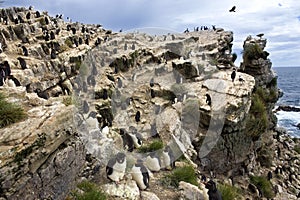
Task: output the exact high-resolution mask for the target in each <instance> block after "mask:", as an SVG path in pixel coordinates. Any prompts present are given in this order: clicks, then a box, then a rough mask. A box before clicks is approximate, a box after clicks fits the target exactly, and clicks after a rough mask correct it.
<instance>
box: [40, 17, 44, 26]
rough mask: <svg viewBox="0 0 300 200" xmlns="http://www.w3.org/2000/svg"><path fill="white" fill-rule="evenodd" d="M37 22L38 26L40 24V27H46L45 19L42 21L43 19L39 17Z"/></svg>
mask: <svg viewBox="0 0 300 200" xmlns="http://www.w3.org/2000/svg"><path fill="white" fill-rule="evenodd" d="M39 22H40V24H41V25H42V26H45V25H46V21H45V19H44V18H43V17H41V18H40V19H39Z"/></svg>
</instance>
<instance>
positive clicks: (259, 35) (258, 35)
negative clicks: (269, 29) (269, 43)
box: [256, 33, 264, 38]
mask: <svg viewBox="0 0 300 200" xmlns="http://www.w3.org/2000/svg"><path fill="white" fill-rule="evenodd" d="M256 36H257V37H259V38H261V37H262V36H264V34H263V33H260V34H257V35H256Z"/></svg>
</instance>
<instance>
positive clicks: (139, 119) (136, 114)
mask: <svg viewBox="0 0 300 200" xmlns="http://www.w3.org/2000/svg"><path fill="white" fill-rule="evenodd" d="M135 121H136V122H139V121H141V112H140V111H139V110H138V111H137V112H136V113H135Z"/></svg>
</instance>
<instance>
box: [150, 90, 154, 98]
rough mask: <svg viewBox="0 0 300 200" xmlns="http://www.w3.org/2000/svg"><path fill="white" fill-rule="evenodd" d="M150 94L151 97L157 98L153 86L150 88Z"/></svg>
mask: <svg viewBox="0 0 300 200" xmlns="http://www.w3.org/2000/svg"><path fill="white" fill-rule="evenodd" d="M150 96H151V98H155V91H154V90H153V89H152V88H151V89H150Z"/></svg>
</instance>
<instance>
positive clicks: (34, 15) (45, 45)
mask: <svg viewBox="0 0 300 200" xmlns="http://www.w3.org/2000/svg"><path fill="white" fill-rule="evenodd" d="M13 11H14V15H12V16H11V15H9V13H8V11H6V9H3V11H2V12H1V16H0V23H1V25H2V26H3V30H4V29H8V30H9V29H10V28H11V27H6V26H15V25H19V24H22V23H29V24H36V27H38V28H37V29H31V30H30V31H31V32H30V31H29V33H28V35H27V34H24V35H23V36H21V37H20V38H19V36H18V38H16V39H15V41H16V44H15V46H13V45H12V47H11V46H8V44H6V40H5V39H7V38H5V37H6V35H4V38H2V39H1V40H0V54H7V53H11V52H12V51H14V52H13V53H14V55H18V56H16V61H17V62H16V61H14V60H13V59H14V58H13V57H8V58H9V59H8V60H7V61H8V62H9V63H10V64H12V63H13V64H14V65H12V70H11V71H10V72H8V71H6V69H7V66H4V65H3V64H4V63H3V60H2V61H1V62H2V63H0V86H8V87H18V86H24V87H26V91H27V92H36V93H37V94H38V96H42V97H43V98H46V97H47V96H49V97H50V96H58V95H60V94H62V93H61V92H60V93H59V94H52V93H51V92H50V91H51V90H52V89H53V88H48V89H47V88H46V89H45V88H43V89H42V88H36V87H39V86H36V85H34V86H32V85H30V84H28V85H22V81H19V80H18V79H17V76H16V75H15V73H16V72H15V69H22V70H26V69H33V67H35V66H31V63H27V61H31V60H32V57H35V59H36V60H38V59H40V58H36V56H37V55H36V54H37V51H36V48H35V47H34V45H33V44H32V41H33V42H34V43H37V44H40V45H41V47H42V48H41V50H42V51H43V52H44V53H45V55H46V57H45V58H50V59H52V60H55V59H58V58H59V54H60V53H62V52H63V51H64V50H63V42H60V40H56V39H58V38H63V37H64V36H65V35H68V37H67V38H66V40H68V41H71V43H70V44H69V47H70V48H76V47H79V46H80V45H84V44H83V41H82V40H84V41H85V43H86V44H87V45H89V44H90V42H91V41H93V42H95V43H97V44H100V43H101V42H102V41H103V39H102V38H101V37H99V34H96V33H100V32H103V30H104V29H102V28H101V25H96V26H85V25H81V24H78V23H72V22H71V20H70V21H69V22H68V23H66V22H64V16H63V14H57V15H56V17H50V16H48V15H47V13H46V12H40V11H36V10H34V8H33V7H32V6H30V7H29V8H28V9H25V8H24V9H23V10H13ZM62 22H63V23H62ZM38 29H41V31H39V30H38ZM80 30H81V31H80ZM67 31H69V32H70V33H72V34H73V35H72V34H66V32H67ZM62 32H63V34H64V35H61V34H62ZM103 34H105V33H104V32H103ZM29 36H32V38H30V37H29ZM95 36H97V39H96V40H95V38H96V37H95ZM105 37H107V38H108V37H110V34H105ZM9 40H10V39H9ZM78 40H81V41H80V42H81V43H80V42H78ZM36 41H38V42H36ZM18 42H19V43H18ZM79 43H80V44H79ZM89 46H94V44H92V45H89ZM14 47H17V48H14ZM41 55H42V56H43V54H41ZM46 60H48V59H46ZM7 61H6V62H7ZM41 62H43V64H45V63H44V61H43V60H41ZM47 64H48V63H47ZM9 67H10V66H9ZM64 67H65V66H63V68H64ZM61 72H65V70H64V69H62V70H61ZM72 76H73V75H72ZM68 78H70V77H68ZM94 80H95V79H93V77H91V80H90V82H89V83H90V84H92V85H95V81H94ZM71 84H72V85H71V86H74V85H73V84H74V83H73V82H71ZM58 86H59V87H61V89H62V90H63V91H65V90H68V91H72V88H63V87H62V86H61V84H60V83H58ZM48 90H49V91H48ZM63 94H65V92H63ZM68 94H71V92H68Z"/></svg>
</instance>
